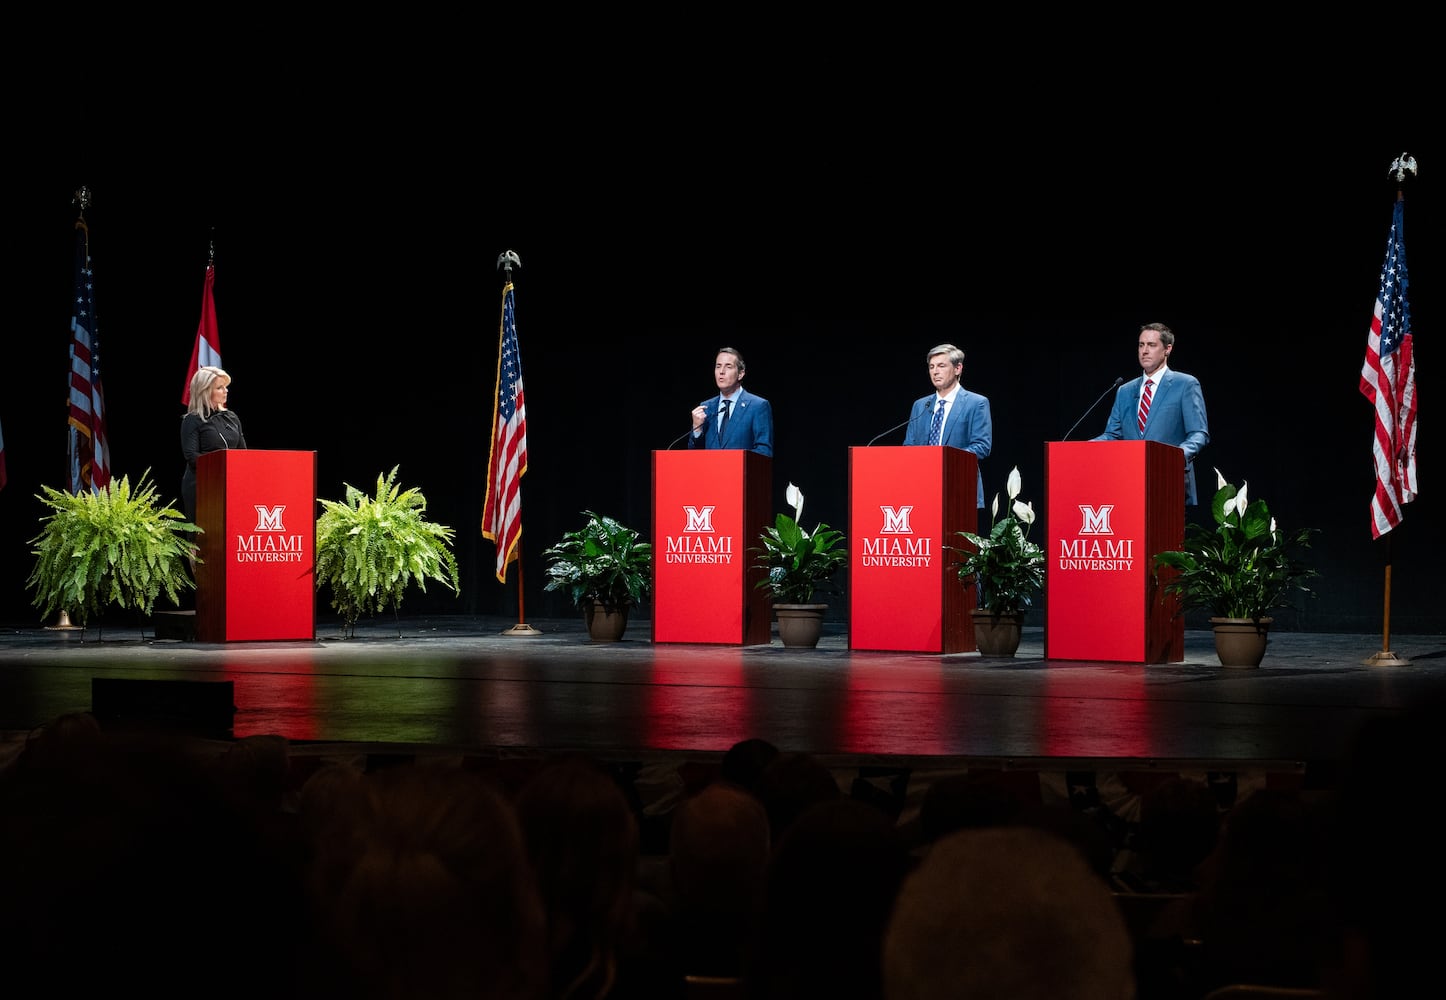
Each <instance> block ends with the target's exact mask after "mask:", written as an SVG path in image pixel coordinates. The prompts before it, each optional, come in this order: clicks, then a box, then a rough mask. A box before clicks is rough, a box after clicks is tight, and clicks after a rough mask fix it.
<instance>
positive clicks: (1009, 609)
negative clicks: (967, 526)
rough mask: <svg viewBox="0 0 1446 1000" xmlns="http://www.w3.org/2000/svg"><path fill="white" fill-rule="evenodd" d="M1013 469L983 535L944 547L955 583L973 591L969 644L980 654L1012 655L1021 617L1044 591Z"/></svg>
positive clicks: (1039, 552)
mask: <svg viewBox="0 0 1446 1000" xmlns="http://www.w3.org/2000/svg"><path fill="white" fill-rule="evenodd" d="M1022 487H1023V480H1022V478H1021V476H1020V475H1019V467H1018V466H1015V467H1014V468H1013V469H1011V470H1010V472H1009V479H1008V481H1007V482H1006V484H1005V491H1006V492H1007V493H1008V494H1009V506H1008V508H1007V509H1006V510H1005V512H1004V516H1003V517H1000V516H999V494H998V493H996V494H994V503H993V505H992V506H991V507H990V509H989V516H990V517H991V518H992V519H993V525H992V527H991V528H990V529H989V534H988V535H979V534H976V533H974V532H971V531H961V532H959V534H960V535H961V536H962V537H963V538H964V540H965V541H966V542H968V543H969V544H968V546H967V547H955V546H947V548H948V549H949V550H950V551H951V552H953V553H954V554H955V555H956V557H957V560H958V561H957V572H958V574H959V581H960V582H961V583H963V584H964V585H965V586H966V587H976V588H977V591H976V595H975V596H976V600H975V607H974V612H973V617H974V641H975V644H976V645H977V646H978V648H979V652H980V653H981V654H983V655H986V656H1013V655H1014V654H1015V652H1016V651H1017V650H1018V649H1019V642H1020V639H1021V637H1022V635H1023V626H1024V613H1025V611H1026V609H1028V608H1029V606H1030V604H1031V603H1033V600H1034V598H1035V597H1037V596H1039V594H1040V592H1041V591H1042V590H1043V589H1044V550H1043V549H1042V548H1040V547H1039V546H1038V545H1036V544H1035V543H1034V542H1031V541H1030V540H1029V529H1030V527H1031V526H1032V525H1033V524H1034V519H1035V514H1034V503H1033V501H1031V502H1029V503H1025V502H1023V501H1021V500H1020V499H1019V493H1020V490H1021V489H1022Z"/></svg>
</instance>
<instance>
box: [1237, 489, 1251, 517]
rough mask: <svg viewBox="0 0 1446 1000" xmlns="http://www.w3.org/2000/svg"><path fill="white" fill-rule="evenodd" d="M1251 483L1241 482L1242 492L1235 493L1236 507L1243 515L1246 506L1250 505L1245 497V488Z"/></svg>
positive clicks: (1242, 515)
mask: <svg viewBox="0 0 1446 1000" xmlns="http://www.w3.org/2000/svg"><path fill="white" fill-rule="evenodd" d="M1249 485H1250V484H1249V483H1241V484H1240V492H1239V493H1237V494H1235V509H1236V510H1238V511H1240V516H1241V517H1244V516H1245V508H1246V507H1248V506H1250V505H1249V503H1247V502H1246V499H1245V488H1246V487H1247V486H1249Z"/></svg>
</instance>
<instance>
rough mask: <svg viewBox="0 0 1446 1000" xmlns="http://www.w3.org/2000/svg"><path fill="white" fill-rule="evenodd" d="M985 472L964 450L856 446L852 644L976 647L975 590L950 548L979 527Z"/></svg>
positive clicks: (852, 456) (852, 455)
mask: <svg viewBox="0 0 1446 1000" xmlns="http://www.w3.org/2000/svg"><path fill="white" fill-rule="evenodd" d="M976 468H977V466H976V464H975V460H974V457H973V456H972V455H970V454H969V453H967V452H963V451H960V450H959V449H957V448H937V447H936V448H929V447H903V446H899V447H886V448H870V447H858V448H853V449H850V452H849V494H850V495H849V530H848V544H849V647H850V648H852V649H878V650H902V651H918V652H931V653H939V652H946V653H954V652H967V651H970V650H973V649H974V648H975V646H974V629H973V624H972V622H971V621H970V619H969V608H968V601H967V596H968V595H967V593H966V589H965V588H964V587H963V585H962V584H960V583H959V580H958V576H957V574H956V572H955V570H954V568H953V566H952V559H951V558H950V554H949V552H948V551H947V549H946V548H945V546H946V545H954V544H957V543H958V542H959V541H960V539H958V537H957V536H956V535H955V534H954V532H957V531H964V530H973V528H974V524H975V506H974V503H975V470H976ZM966 486H967V489H966Z"/></svg>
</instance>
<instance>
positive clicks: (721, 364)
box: [688, 347, 773, 457]
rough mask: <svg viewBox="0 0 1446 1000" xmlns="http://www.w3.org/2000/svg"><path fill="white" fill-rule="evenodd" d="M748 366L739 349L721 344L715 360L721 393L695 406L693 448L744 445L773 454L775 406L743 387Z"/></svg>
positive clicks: (715, 378)
mask: <svg viewBox="0 0 1446 1000" xmlns="http://www.w3.org/2000/svg"><path fill="white" fill-rule="evenodd" d="M745 370H746V366H745V365H744V363H743V355H742V354H739V353H738V351H737V350H736V349H735V348H732V347H720V348H719V349H718V357H717V358H716V359H715V360H714V361H713V381H715V382H717V383H718V395H716V396H714V397H713V398H712V399H705V400H704V401H703V402H701V403H699V404H698V405H697V406H695V407H693V432H692V433H691V434H689V435H688V447H689V448H741V449H743V450H744V451H756V452H758V454H760V455H768V456H770V457H771V456H772V455H773V407H771V406H770V405H769V404H768V400H766V399H764V398H763V397H762V396H755V395H754V394H753V393H751V392H749V391H748V390H747V389H745V388H743V373H744V371H745Z"/></svg>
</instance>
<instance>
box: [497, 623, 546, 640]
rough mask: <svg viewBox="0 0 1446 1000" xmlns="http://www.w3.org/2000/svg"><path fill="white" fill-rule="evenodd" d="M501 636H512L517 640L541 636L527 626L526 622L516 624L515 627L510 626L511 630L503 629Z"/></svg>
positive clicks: (536, 630) (539, 632) (538, 632)
mask: <svg viewBox="0 0 1446 1000" xmlns="http://www.w3.org/2000/svg"><path fill="white" fill-rule="evenodd" d="M502 634H503V635H510V636H513V637H514V638H518V637H522V638H526V637H529V636H534V635H541V634H542V632H541V631H539V630H538V629H535V628H533V627H532V626H531V625H528V624H527V623H526V622H518V623H517V624H516V625H514V626H512V627H511V628H505V629H503V630H502Z"/></svg>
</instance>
